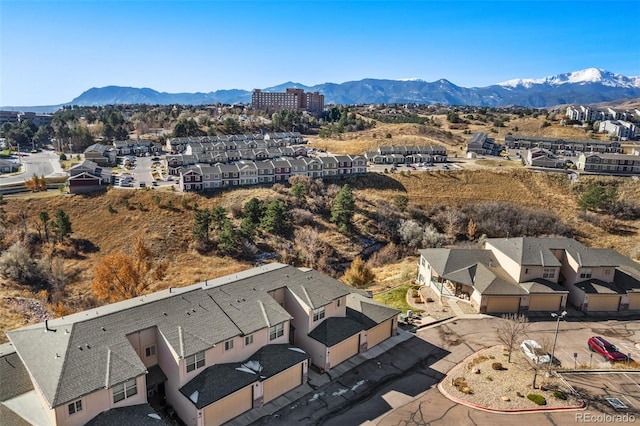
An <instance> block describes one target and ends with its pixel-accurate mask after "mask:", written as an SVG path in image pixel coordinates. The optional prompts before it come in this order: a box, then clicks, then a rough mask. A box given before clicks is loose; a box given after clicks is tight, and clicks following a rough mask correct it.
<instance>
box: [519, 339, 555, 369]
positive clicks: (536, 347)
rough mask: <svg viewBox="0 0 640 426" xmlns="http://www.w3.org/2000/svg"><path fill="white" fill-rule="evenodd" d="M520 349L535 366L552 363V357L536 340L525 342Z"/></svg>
mask: <svg viewBox="0 0 640 426" xmlns="http://www.w3.org/2000/svg"><path fill="white" fill-rule="evenodd" d="M520 349H522V352H524V354H525V355H526V356H527V357H528V358H529V359H530V360H531V361H533V362H534V363H535V364H548V363H549V362H551V356H549V354H548V353H546V352H545V351H544V350H543V349H542V346H540V344H539V343H538V342H536V341H535V340H524V341H523V342H522V343H521V344H520Z"/></svg>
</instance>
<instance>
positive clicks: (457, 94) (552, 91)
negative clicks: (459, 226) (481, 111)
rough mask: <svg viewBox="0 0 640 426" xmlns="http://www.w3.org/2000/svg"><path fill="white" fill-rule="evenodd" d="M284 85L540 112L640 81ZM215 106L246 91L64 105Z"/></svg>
mask: <svg viewBox="0 0 640 426" xmlns="http://www.w3.org/2000/svg"><path fill="white" fill-rule="evenodd" d="M288 87H297V88H301V89H304V90H305V91H308V92H315V91H317V92H320V93H322V94H324V96H325V104H380V103H385V104H389V103H419V104H445V105H475V106H489V107H501V106H513V105H517V106H525V107H535V108H543V107H550V106H555V105H564V104H592V103H597V102H606V101H613V100H619V99H629V98H640V77H626V76H624V75H621V74H615V73H612V72H609V71H605V70H602V69H599V68H588V69H584V70H580V71H574V72H570V73H565V74H558V75H553V76H549V77H545V78H539V79H533V78H521V79H515V80H509V81H505V82H502V83H497V84H494V85H491V86H487V87H470V88H467V87H461V86H456V85H455V84H453V83H451V82H450V81H448V80H445V79H441V80H437V81H433V82H427V81H423V80H419V79H407V80H380V79H364V80H360V81H348V82H345V83H340V84H337V83H323V84H319V85H316V86H305V85H303V84H300V83H293V82H287V83H283V84H280V85H277V86H273V87H268V88H265V89H262V90H263V91H267V92H284V90H285V89H286V88H288ZM217 102H221V103H225V104H233V103H250V102H251V92H250V91H247V90H241V89H231V90H218V91H214V92H209V93H200V92H198V93H165V92H157V91H155V90H153V89H149V88H134V87H121V86H107V87H101V88H92V89H89V90H87V91H85V92H84V93H82V94H81V95H80V96H78V97H77V98H75V99H73V100H72V101H71V102H69V103H68V104H66V105H80V106H92V105H111V104H151V105H155V104H160V105H168V104H185V105H201V104H213V103H217ZM52 107H53V106H52ZM56 107H58V106H56ZM3 109H7V108H6V107H5V108H3Z"/></svg>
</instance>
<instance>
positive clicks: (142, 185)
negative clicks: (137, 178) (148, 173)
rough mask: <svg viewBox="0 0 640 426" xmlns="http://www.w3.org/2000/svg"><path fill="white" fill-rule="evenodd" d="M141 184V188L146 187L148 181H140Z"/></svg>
mask: <svg viewBox="0 0 640 426" xmlns="http://www.w3.org/2000/svg"><path fill="white" fill-rule="evenodd" d="M139 185H140V188H144V187H146V186H147V184H146V183H144V182H140V183H139Z"/></svg>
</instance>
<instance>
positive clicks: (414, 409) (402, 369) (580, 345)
mask: <svg viewBox="0 0 640 426" xmlns="http://www.w3.org/2000/svg"><path fill="white" fill-rule="evenodd" d="M501 321H502V320H501V319H500V318H482V319H455V320H453V321H449V322H445V323H442V324H440V325H438V326H435V327H430V328H423V329H420V330H418V331H417V333H416V337H414V338H410V339H409V340H407V341H405V342H402V343H400V344H398V345H397V346H395V347H394V348H392V349H390V350H389V351H387V352H385V353H384V354H382V355H380V356H379V357H377V358H374V359H371V360H369V361H366V362H365V363H363V364H361V365H360V366H358V367H356V368H355V369H353V370H351V371H349V372H347V373H345V374H344V375H342V376H340V377H338V378H337V379H335V380H332V381H331V382H329V383H326V384H324V385H322V386H320V387H318V388H317V389H315V390H314V392H313V394H309V395H304V396H302V397H301V398H299V399H298V400H296V401H294V402H292V403H291V404H289V405H287V406H285V407H283V408H281V409H280V410H278V411H276V412H275V413H273V414H272V415H269V416H266V417H263V418H261V419H259V420H258V421H256V422H255V423H253V424H255V425H267V424H268V425H290V424H300V425H332V426H333V425H358V424H364V425H374V424H376V425H384V426H387V425H389V426H390V425H466V424H473V425H491V426H499V425H513V424H515V423H516V422H517V423H520V424H527V423H529V424H535V425H536V426H537V425H565V424H575V423H576V422H578V421H585V419H587V418H589V419H592V420H593V419H598V417H597V416H602V415H615V414H624V413H627V414H634V415H635V416H636V418H637V419H638V421H640V399H638V400H637V401H638V404H637V405H638V407H636V404H635V402H636V398H640V380H637V379H638V377H637V376H634V375H631V376H630V375H629V374H628V373H627V374H626V375H625V374H620V373H618V372H616V374H613V375H610V376H602V374H601V373H598V374H600V375H598V374H596V373H591V372H587V373H581V374H582V375H581V376H579V380H580V381H581V382H578V379H574V378H573V377H572V376H569V377H568V380H569V381H571V380H574V382H576V383H577V384H578V385H579V384H580V383H589V384H591V386H592V387H591V388H586V387H584V388H583V387H581V386H578V389H579V390H580V391H581V392H585V393H584V395H585V396H586V397H587V400H588V402H589V405H588V407H587V408H586V409H584V410H578V411H554V412H539V413H518V414H517V418H516V417H515V416H516V415H514V414H498V413H491V412H487V411H482V410H477V409H473V408H470V407H467V406H464V405H460V404H457V403H455V402H453V401H451V400H449V399H447V398H446V397H445V396H443V395H442V394H441V393H440V392H439V391H438V390H437V388H436V385H437V383H438V382H439V381H441V380H442V378H443V377H444V376H445V375H446V373H447V372H448V371H449V370H450V369H451V368H452V367H453V366H455V365H457V364H458V363H460V362H461V361H462V360H464V359H465V358H466V357H468V356H469V355H471V354H473V353H475V352H477V351H478V350H480V349H484V348H487V347H490V346H494V345H497V344H500V342H499V341H498V338H497V335H496V331H495V330H496V328H497V327H498V326H499V325H500V322H501ZM558 326H559V327H558V339H557V344H556V353H555V356H556V358H557V359H558V361H560V363H561V367H562V368H570V369H572V368H573V367H574V364H576V365H578V366H581V365H582V366H583V367H588V362H589V361H591V362H592V363H593V365H592V367H593V368H599V369H610V368H611V364H609V363H608V362H605V361H604V359H595V356H594V357H593V358H591V356H590V354H591V352H589V351H588V349H586V348H587V345H586V342H587V340H588V338H589V337H591V336H593V335H602V336H605V337H607V339H608V340H610V341H612V342H613V343H614V344H616V345H618V346H619V347H621V348H625V349H627V350H628V351H629V352H630V353H632V357H634V358H636V359H640V350H639V349H638V348H636V346H635V345H636V344H637V343H638V342H639V341H640V322H639V321H638V320H637V318H633V317H632V318H629V319H624V320H611V319H606V318H603V319H601V320H600V321H593V319H592V318H587V317H584V316H583V315H581V314H579V313H576V312H570V315H568V316H567V321H564V320H563V321H561V322H560V323H559V324H558ZM555 327H556V321H555V320H553V319H552V318H551V317H550V316H549V318H547V317H546V316H545V315H542V316H541V317H540V318H538V319H536V320H535V321H532V322H531V324H530V326H529V330H528V333H527V338H531V339H534V340H537V341H538V342H541V343H542V344H543V346H545V345H546V344H547V342H548V341H549V340H551V341H552V339H553V337H554V336H555ZM585 349H586V351H585ZM515 350H519V349H515ZM576 353H577V354H578V357H577V358H574V356H573V355H574V354H576ZM634 386H636V387H637V389H635V388H634ZM610 394H615V395H622V396H621V399H622V400H623V401H630V402H629V403H628V404H627V406H628V409H627V410H624V411H616V410H615V409H613V408H612V407H611V406H610V405H609V404H608V403H606V401H604V400H603V398H604V396H606V395H610ZM625 398H627V399H625ZM625 403H626V402H625ZM578 414H580V415H582V417H577V416H578ZM601 418H602V417H601ZM516 419H517V420H516ZM604 419H605V420H606V419H607V418H604ZM596 423H597V422H596ZM605 423H606V422H605ZM599 424H603V423H599Z"/></svg>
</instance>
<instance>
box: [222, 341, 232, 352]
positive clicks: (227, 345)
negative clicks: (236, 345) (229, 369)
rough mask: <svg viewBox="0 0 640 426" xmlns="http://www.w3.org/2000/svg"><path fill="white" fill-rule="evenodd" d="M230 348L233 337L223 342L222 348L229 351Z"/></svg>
mask: <svg viewBox="0 0 640 426" xmlns="http://www.w3.org/2000/svg"><path fill="white" fill-rule="evenodd" d="M231 349H233V339H230V340H227V341H226V342H224V350H225V351H230V350H231Z"/></svg>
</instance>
